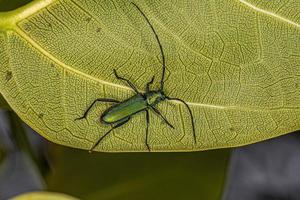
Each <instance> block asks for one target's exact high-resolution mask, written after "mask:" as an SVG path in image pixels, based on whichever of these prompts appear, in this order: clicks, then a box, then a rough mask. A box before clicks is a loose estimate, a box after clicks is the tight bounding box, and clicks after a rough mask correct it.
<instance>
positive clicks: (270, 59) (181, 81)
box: [0, 0, 300, 151]
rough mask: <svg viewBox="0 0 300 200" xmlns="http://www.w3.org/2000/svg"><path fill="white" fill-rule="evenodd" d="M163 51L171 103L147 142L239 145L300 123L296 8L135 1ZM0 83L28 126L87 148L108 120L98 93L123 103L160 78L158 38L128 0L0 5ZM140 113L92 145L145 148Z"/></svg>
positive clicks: (161, 147)
mask: <svg viewBox="0 0 300 200" xmlns="http://www.w3.org/2000/svg"><path fill="white" fill-rule="evenodd" d="M135 2H136V4H138V5H139V7H140V8H141V9H142V10H143V11H144V12H145V14H146V16H147V17H148V18H149V19H150V21H151V23H152V24H153V26H154V28H155V30H156V31H157V33H158V35H159V38H160V40H161V42H162V46H163V48H164V50H165V54H166V55H165V56H166V62H167V69H168V72H167V76H168V77H169V78H168V80H167V81H166V85H165V93H166V94H167V95H169V96H172V97H178V98H181V99H183V100H185V101H186V102H188V104H189V105H190V107H191V109H192V112H193V114H194V116H195V125H196V137H197V144H194V142H193V134H192V128H191V122H190V118H189V115H188V112H187V110H186V109H185V107H184V106H183V105H182V104H180V103H178V102H163V103H160V104H159V106H158V108H159V109H160V110H161V112H162V113H163V114H164V115H165V116H166V117H167V118H168V119H169V121H170V122H171V123H172V124H174V126H175V130H173V129H170V128H169V127H168V126H167V125H166V124H164V123H163V122H162V120H161V119H160V118H159V117H157V116H156V115H155V114H153V113H151V116H150V122H151V123H150V128H149V145H150V147H151V149H152V150H153V151H195V150H205V149H214V148H224V147H232V146H240V145H245V144H249V143H253V142H257V141H261V140H264V139H268V138H272V137H275V136H278V135H282V134H285V133H289V132H292V131H295V130H299V129H300V70H299V69H300V65H299V63H300V53H299V52H300V25H299V23H300V21H299V19H300V18H299V12H298V10H299V9H300V5H299V4H298V3H297V0H292V1H291V0H290V1H280V2H268V3H266V4H264V3H263V2H261V1H255V0H250V1H245V0H240V1H238V0H229V1H228V0H217V1H198V0H190V1H188V2H187V1H155V2H154V1H142V0H140V1H135ZM0 47H1V48H0V55H1V60H0V92H1V93H2V94H3V96H4V97H5V99H6V100H7V101H8V103H9V104H10V105H11V107H12V108H13V109H14V110H15V111H16V112H17V113H18V114H19V116H20V117H21V118H22V119H23V120H24V121H25V122H26V123H28V124H29V125H31V126H32V128H34V129H35V130H37V131H38V132H39V133H40V134H41V135H43V136H44V137H46V138H48V139H49V140H51V141H53V142H56V143H59V144H63V145H67V146H72V147H76V148H82V149H90V148H91V146H92V145H93V144H94V143H95V141H97V139H98V138H99V137H100V136H102V135H103V134H104V133H105V132H106V131H108V130H109V129H110V126H108V125H105V124H101V123H99V116H100V115H101V113H103V111H104V110H105V109H107V108H108V107H109V106H110V105H108V104H105V103H102V104H100V103H99V104H97V106H95V107H94V108H93V109H92V111H91V113H90V114H89V116H88V118H87V120H81V121H74V119H75V118H77V117H80V116H82V114H83V112H84V111H85V110H86V109H87V107H88V106H89V105H90V104H91V103H92V102H93V101H94V100H95V99H96V98H99V97H106V98H115V99H119V100H124V99H126V98H128V97H130V96H132V95H134V93H133V91H132V90H131V89H130V88H128V87H127V85H126V84H124V83H123V82H121V81H118V80H116V78H115V77H114V75H113V73H112V72H113V69H117V70H118V72H119V74H120V75H122V76H124V77H127V78H130V80H132V81H133V83H134V84H136V85H137V87H138V88H139V89H140V90H141V91H142V90H144V88H145V84H146V83H147V82H148V81H149V80H150V79H151V77H152V76H153V75H155V77H156V80H155V84H154V86H155V87H156V88H158V87H159V77H160V76H161V59H160V54H159V49H158V45H157V43H156V41H155V38H154V36H153V34H152V32H151V30H150V28H149V26H147V24H146V22H145V20H144V19H143V18H142V16H141V15H140V13H138V11H137V10H136V9H135V8H134V7H133V6H132V4H130V1H106V2H97V1H77V0H73V1H63V0H62V1H54V0H44V1H42V0H38V1H34V2H32V3H30V4H28V5H26V6H24V7H21V8H19V9H17V10H15V11H11V12H5V13H0ZM145 130H146V120H145V114H143V113H139V114H137V115H135V116H134V117H132V119H131V121H130V122H129V123H127V124H126V125H124V126H122V127H120V128H118V129H117V130H115V131H113V132H112V133H111V134H110V135H108V136H107V137H106V138H105V139H104V140H103V141H102V142H101V143H100V144H99V145H98V146H97V148H96V150H97V151H147V148H146V145H145Z"/></svg>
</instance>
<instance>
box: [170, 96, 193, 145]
mask: <svg viewBox="0 0 300 200" xmlns="http://www.w3.org/2000/svg"><path fill="white" fill-rule="evenodd" d="M166 99H168V100H175V101H180V102H182V103H183V104H184V105H185V106H186V108H187V109H188V111H189V113H190V116H191V122H192V128H193V137H194V142H195V144H197V140H196V133H195V124H194V116H193V113H192V110H191V108H190V106H189V105H188V104H187V103H186V102H185V101H183V100H182V99H179V98H173V97H167V96H166Z"/></svg>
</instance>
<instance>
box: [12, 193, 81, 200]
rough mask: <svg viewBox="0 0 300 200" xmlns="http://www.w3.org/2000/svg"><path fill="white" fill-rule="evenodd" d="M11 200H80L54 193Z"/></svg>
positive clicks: (32, 194) (23, 195) (26, 195)
mask: <svg viewBox="0 0 300 200" xmlns="http://www.w3.org/2000/svg"><path fill="white" fill-rule="evenodd" d="M11 200H79V199H77V198H74V197H71V196H69V195H65V194H59V193H54V192H30V193H26V194H22V195H19V196H17V197H14V198H12V199H11Z"/></svg>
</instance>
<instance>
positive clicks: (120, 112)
mask: <svg viewBox="0 0 300 200" xmlns="http://www.w3.org/2000/svg"><path fill="white" fill-rule="evenodd" d="M146 107H147V102H146V101H145V99H144V97H143V96H142V95H140V94H137V95H135V96H133V97H131V98H129V99H127V100H125V101H123V102H120V103H118V104H115V105H113V106H112V107H110V108H108V109H107V110H106V111H105V112H104V113H103V114H102V115H101V120H102V121H103V122H105V123H108V124H110V123H114V122H118V121H120V120H122V119H124V118H127V117H129V116H131V115H133V114H135V113H137V112H139V111H142V110H144V109H145V108H146Z"/></svg>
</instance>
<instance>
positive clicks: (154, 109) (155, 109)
mask: <svg viewBox="0 0 300 200" xmlns="http://www.w3.org/2000/svg"><path fill="white" fill-rule="evenodd" d="M150 108H152V110H153V111H154V112H155V113H156V114H158V115H159V116H160V117H161V118H162V119H163V120H164V121H165V122H166V123H167V124H168V125H169V126H170V127H171V128H173V129H174V126H173V125H172V124H171V123H170V122H169V121H168V120H167V119H166V118H165V117H164V116H163V115H162V114H161V113H160V111H159V110H158V109H157V108H155V107H154V106H150Z"/></svg>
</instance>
